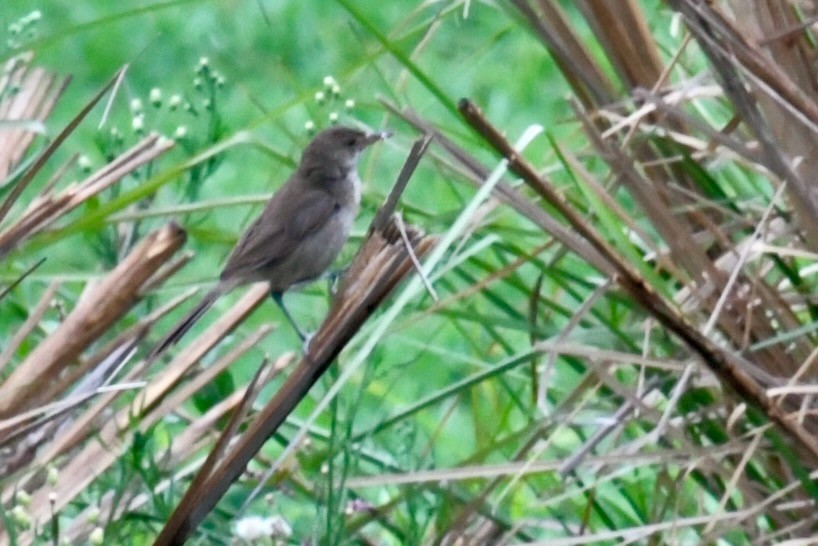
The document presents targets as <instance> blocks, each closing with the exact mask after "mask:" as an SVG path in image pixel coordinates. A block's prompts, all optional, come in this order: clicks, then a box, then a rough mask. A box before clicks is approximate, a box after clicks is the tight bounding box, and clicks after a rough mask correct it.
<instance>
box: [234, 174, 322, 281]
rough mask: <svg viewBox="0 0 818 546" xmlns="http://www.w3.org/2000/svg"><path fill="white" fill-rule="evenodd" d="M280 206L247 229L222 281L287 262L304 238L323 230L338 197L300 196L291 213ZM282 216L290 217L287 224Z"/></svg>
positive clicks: (305, 193)
mask: <svg viewBox="0 0 818 546" xmlns="http://www.w3.org/2000/svg"><path fill="white" fill-rule="evenodd" d="M279 203H283V201H279ZM279 203H275V204H274V203H271V205H273V206H269V207H267V208H266V209H265V210H264V212H263V213H262V214H261V216H259V218H258V219H257V220H256V221H255V222H253V225H251V226H250V227H249V228H248V229H247V231H246V232H245V234H244V236H243V237H242V238H241V240H240V241H239V242H238V243H237V244H236V248H235V249H234V250H233V252H232V253H231V254H230V257H229V258H228V260H227V265H225V267H224V270H223V271H222V275H221V277H222V279H227V278H230V277H233V276H234V275H236V276H239V277H241V276H246V274H248V273H249V272H251V271H258V270H259V269H262V268H268V267H271V266H273V265H275V263H276V262H279V261H281V260H283V259H285V258H286V257H287V256H289V255H290V253H291V252H292V251H293V250H294V249H295V248H296V247H297V246H298V244H299V243H300V242H301V241H303V240H304V238H305V237H309V236H310V235H311V234H312V233H315V232H317V231H318V230H320V229H321V227H323V226H324V225H325V224H326V223H327V222H328V221H329V219H330V218H331V217H332V215H333V214H335V212H336V211H337V208H338V202H337V201H336V200H335V198H334V197H332V196H331V195H330V194H328V193H327V192H324V191H320V190H305V191H303V192H301V193H299V194H298V197H297V198H296V199H295V200H293V201H288V202H287V205H288V208H290V210H288V211H282V210H281V207H280V206H275V205H278V204H279ZM280 215H286V216H288V217H289V218H288V221H286V222H282V221H281V217H280ZM277 216H278V218H276V217H277Z"/></svg>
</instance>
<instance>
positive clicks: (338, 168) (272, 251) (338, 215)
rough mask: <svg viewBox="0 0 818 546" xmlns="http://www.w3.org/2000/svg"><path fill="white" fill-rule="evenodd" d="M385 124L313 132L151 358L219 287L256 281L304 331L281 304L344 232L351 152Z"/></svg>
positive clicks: (374, 138)
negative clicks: (209, 284)
mask: <svg viewBox="0 0 818 546" xmlns="http://www.w3.org/2000/svg"><path fill="white" fill-rule="evenodd" d="M390 135H391V133H390V132H388V131H378V132H364V131H361V130H358V129H355V128H352V127H346V126H333V127H330V128H328V129H324V130H323V131H320V132H319V133H317V134H316V135H315V136H314V137H313V139H312V140H311V141H310V143H309V144H308V145H307V147H306V148H305V149H304V152H303V154H302V156H301V160H300V161H299V163H298V166H297V168H296V169H295V171H294V172H293V173H292V175H290V177H289V178H288V179H287V181H286V182H285V183H284V185H283V186H281V188H279V189H278V191H276V192H275V193H274V194H273V196H272V197H271V198H270V200H269V201H268V202H267V205H266V206H265V207H264V210H263V211H262V212H261V214H260V215H259V217H258V218H256V220H255V221H254V222H253V223H252V224H250V226H249V227H248V228H247V230H246V231H245V232H244V234H243V235H242V236H241V238H240V239H239V240H238V242H237V243H236V246H235V247H234V248H233V250H232V251H231V253H230V255H229V256H228V258H227V261H226V263H225V265H224V268H223V269H222V272H221V274H220V275H219V281H218V282H217V283H216V285H215V286H214V287H213V288H212V289H211V290H210V291H209V292H208V293H207V294H206V295H205V296H204V297H203V298H202V300H201V301H200V302H199V304H198V305H197V306H196V307H194V308H193V309H192V310H191V311H190V312H189V313H188V314H187V315H186V316H185V317H184V318H182V319H181V320H180V321H179V322H178V323H177V324H176V325H175V326H174V327H173V328H172V329H171V330H170V331H169V332H168V333H167V334H166V335H165V336H164V338H162V340H161V341H159V342H158V343H157V344H156V345H154V346H153V348H152V349H151V350H150V352H149V358H151V359H153V358H156V357H157V356H159V355H160V354H162V353H163V352H164V351H165V350H167V349H168V348H169V347H170V346H172V345H174V344H175V343H176V342H178V341H179V340H180V339H181V338H182V336H184V335H185V333H186V332H187V331H188V330H190V328H191V327H192V326H193V325H194V324H195V323H196V322H197V321H198V320H199V319H200V318H201V317H202V315H204V314H205V313H206V312H207V310H208V309H210V307H211V306H212V305H213V304H214V303H215V302H216V301H217V300H218V299H219V298H220V297H221V296H223V295H224V294H227V293H228V292H230V291H231V290H233V289H234V288H236V287H238V286H241V285H245V284H249V283H255V282H259V281H266V282H267V283H268V284H269V288H270V296H271V298H272V299H273V301H274V302H275V303H276V304H277V305H278V306H279V307H280V308H281V310H282V312H283V313H284V316H285V317H286V318H287V320H288V321H289V322H290V323H291V324H292V326H293V328H294V329H295V331H296V333H297V334H298V336H299V337H300V338H301V341H302V343H305V344H306V343H307V336H306V335H305V334H304V333H303V332H302V331H301V329H300V328H299V327H298V325H297V324H296V323H295V320H293V318H292V316H291V315H290V313H289V311H288V310H287V308H286V307H285V306H284V300H283V294H284V292H286V291H287V290H288V289H290V288H292V287H294V286H297V285H302V284H306V283H307V282H310V281H313V280H315V279H317V278H319V277H321V276H322V275H323V274H324V273H325V271H326V270H327V269H328V268H329V266H330V265H331V264H332V262H333V261H335V259H336V258H337V256H338V254H339V253H340V252H341V249H342V248H343V246H344V244H345V243H346V241H347V238H348V237H349V232H350V229H351V228H352V223H353V221H354V220H355V217H356V216H357V214H358V210H359V207H360V202H361V179H360V178H359V176H358V159H359V158H360V156H361V153H362V152H363V151H364V150H365V149H366V148H367V147H369V146H370V145H371V144H374V143H375V142H378V141H381V140H383V139H385V138H387V137H389V136H390Z"/></svg>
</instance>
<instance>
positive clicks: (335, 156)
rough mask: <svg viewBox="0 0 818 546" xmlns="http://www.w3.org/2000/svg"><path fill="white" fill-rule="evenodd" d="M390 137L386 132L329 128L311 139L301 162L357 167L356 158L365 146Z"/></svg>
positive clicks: (340, 127) (338, 127)
mask: <svg viewBox="0 0 818 546" xmlns="http://www.w3.org/2000/svg"><path fill="white" fill-rule="evenodd" d="M389 136H390V133H388V132H386V131H377V132H373V133H365V132H364V131H360V130H358V129H353V128H351V127H343V126H337V127H330V128H329V129H324V130H323V131H321V132H320V133H318V134H317V135H315V137H314V138H313V139H312V141H311V142H310V143H309V144H308V145H307V149H306V150H304V157H303V158H302V160H301V161H302V163H303V162H305V161H306V162H308V163H312V164H315V163H324V164H338V165H342V166H344V167H347V168H351V169H352V168H355V167H356V166H357V162H358V157H359V156H360V155H361V152H363V151H364V150H365V149H366V148H367V146H369V145H370V144H374V143H375V142H378V141H380V140H383V139H385V138H387V137H389Z"/></svg>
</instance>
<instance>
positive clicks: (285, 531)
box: [235, 516, 293, 541]
mask: <svg viewBox="0 0 818 546" xmlns="http://www.w3.org/2000/svg"><path fill="white" fill-rule="evenodd" d="M235 534H236V536H237V537H238V538H240V539H241V540H245V541H251V540H258V539H260V538H270V537H280V538H287V537H289V536H291V535H292V534H293V530H292V528H291V527H290V525H289V524H288V523H287V522H286V521H284V518H282V517H281V516H271V517H269V518H263V517H261V516H247V517H244V518H242V519H240V520H238V521H237V522H236V531H235Z"/></svg>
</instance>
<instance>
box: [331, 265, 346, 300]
mask: <svg viewBox="0 0 818 546" xmlns="http://www.w3.org/2000/svg"><path fill="white" fill-rule="evenodd" d="M348 270H349V268H348V267H345V268H343V269H338V270H335V271H330V272H328V273H327V282H328V283H329V293H330V294H332V295H333V296H334V295H335V294H337V293H338V285H339V284H340V281H341V279H343V278H344V275H346V274H347V271H348Z"/></svg>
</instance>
